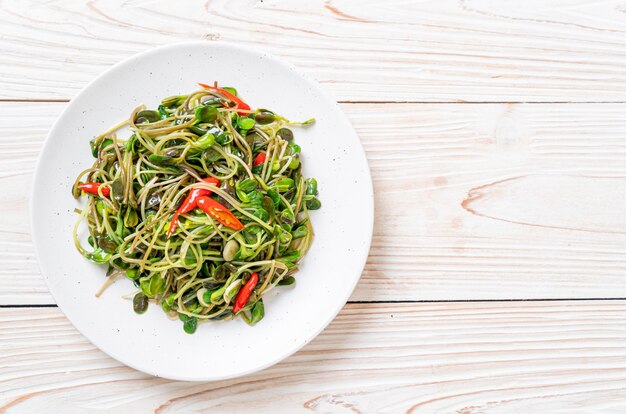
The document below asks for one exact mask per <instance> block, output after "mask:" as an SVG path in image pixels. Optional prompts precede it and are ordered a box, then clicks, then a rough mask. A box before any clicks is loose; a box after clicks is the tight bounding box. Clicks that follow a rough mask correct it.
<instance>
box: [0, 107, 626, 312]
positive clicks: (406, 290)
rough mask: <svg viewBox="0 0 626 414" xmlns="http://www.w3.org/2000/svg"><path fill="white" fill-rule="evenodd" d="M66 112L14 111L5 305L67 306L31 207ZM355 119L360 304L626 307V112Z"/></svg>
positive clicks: (455, 111) (0, 175) (374, 111)
mask: <svg viewBox="0 0 626 414" xmlns="http://www.w3.org/2000/svg"><path fill="white" fill-rule="evenodd" d="M64 105H65V104H64V103H19V104H17V103H3V104H0V160H1V162H0V194H3V197H4V202H3V203H2V204H0V232H1V234H2V238H0V248H1V249H2V251H3V254H2V255H0V269H2V270H0V304H24V303H30V304H36V303H53V299H52V298H51V297H50V295H49V294H48V293H47V289H46V287H45V285H44V283H43V281H42V280H41V277H40V276H39V272H38V269H37V265H36V263H35V260H34V254H33V248H32V244H31V242H30V236H29V227H28V225H29V218H28V210H27V208H26V207H25V206H27V205H28V198H29V191H30V181H31V175H32V171H33V168H34V165H35V160H36V157H37V155H38V153H39V150H40V147H41V144H42V142H43V140H44V136H45V135H46V133H47V130H48V129H49V127H50V125H51V124H52V122H53V120H54V119H55V118H56V116H58V114H59V113H60V111H61V110H62V108H63V107H64ZM343 109H344V110H345V111H346V112H347V114H348V116H349V117H350V119H351V120H352V122H353V124H354V125H355V127H356V128H357V131H358V133H359V136H360V138H361V141H362V143H363V146H364V147H365V150H366V152H367V156H368V159H369V162H370V167H371V171H372V176H373V179H374V186H375V194H376V195H375V197H376V200H375V202H376V212H377V213H376V223H375V231H374V239H373V244H372V249H371V252H370V257H369V260H368V263H367V265H366V268H365V272H364V274H363V277H362V279H361V281H360V283H359V285H358V287H357V289H356V291H355V293H354V295H353V296H352V300H356V301H388V300H394V301H395V300H467V299H532V298H534V299H541V298H544V299H545V298H603V297H613V298H615V297H626V284H625V283H624V274H626V248H624V246H625V245H626V214H624V212H625V211H626V195H625V194H624V192H623V191H619V189H620V188H623V187H624V185H626V141H624V136H625V134H626V117H624V113H625V112H626V104H610V105H609V104H601V105H598V104H576V105H572V104H489V105H486V104H464V105H459V104H432V105H428V104H385V105H377V104H344V105H343ZM33 114H36V115H37V116H33ZM90 138H91V137H85V142H86V141H87V140H88V139H90Z"/></svg>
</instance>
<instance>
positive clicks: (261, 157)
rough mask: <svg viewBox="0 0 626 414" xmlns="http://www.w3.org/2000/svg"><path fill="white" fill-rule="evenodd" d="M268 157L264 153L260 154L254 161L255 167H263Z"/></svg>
mask: <svg viewBox="0 0 626 414" xmlns="http://www.w3.org/2000/svg"><path fill="white" fill-rule="evenodd" d="M265 159H266V156H265V153H263V152H259V155H257V156H256V158H255V159H254V162H253V163H252V165H253V166H255V167H256V166H257V165H261V164H263V163H264V162H265Z"/></svg>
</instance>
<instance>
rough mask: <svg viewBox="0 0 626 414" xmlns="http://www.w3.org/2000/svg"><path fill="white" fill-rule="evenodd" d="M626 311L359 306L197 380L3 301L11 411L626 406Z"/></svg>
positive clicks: (587, 306)
mask: <svg viewBox="0 0 626 414" xmlns="http://www.w3.org/2000/svg"><path fill="white" fill-rule="evenodd" d="M624 319H626V302H625V301H599V302H587V301H584V302H581V301H575V302H520V303H454V304H453V303H449V304H396V305H394V304H388V305H373V304H368V305H364V304H352V305H348V306H347V307H346V308H345V309H344V310H343V311H342V312H341V314H340V315H339V317H338V318H337V319H336V320H335V321H334V322H333V323H332V324H331V325H330V326H329V327H328V328H327V329H326V330H325V331H324V332H323V333H322V334H321V335H320V336H319V337H318V338H317V339H315V340H314V341H313V342H312V343H311V344H309V345H308V346H306V347H305V348H304V349H303V350H302V351H300V352H298V353H297V354H295V355H294V356H292V357H290V358H288V359H287V360H286V361H284V362H282V363H280V364H279V365H276V366H274V367H272V368H269V369H267V370H265V371H262V372H260V373H257V374H254V375H251V376H248V377H245V378H241V379H238V380H229V381H220V382H212V383H185V382H174V381H167V380H163V379H159V378H154V377H149V376H146V375H144V374H141V373H139V372H137V371H134V370H132V369H130V368H127V367H125V366H123V365H121V364H119V363H118V362H116V361H114V360H112V359H110V358H108V357H107V356H106V355H104V354H103V353H102V352H100V351H99V350H97V349H96V348H95V347H94V346H93V345H91V344H90V343H89V342H87V341H86V340H85V339H84V338H83V337H82V336H81V335H80V334H78V333H77V332H76V331H75V330H74V328H73V327H72V326H71V325H70V324H69V322H68V321H67V320H66V319H65V318H64V317H63V316H62V314H61V313H60V311H59V310H58V309H56V308H40V309H2V310H0V339H1V340H0V389H1V390H2V391H3V392H2V393H0V413H10V414H19V413H29V414H30V413H39V414H47V413H59V412H63V413H81V414H82V413H105V412H106V413H113V412H115V413H133V414H135V413H160V414H169V413H183V412H185V413H191V412H194V413H197V412H214V413H215V412H219V413H249V412H251V410H252V411H254V412H272V413H299V412H303V413H329V412H332V413H364V414H365V413H458V414H492V413H512V412H516V413H517V412H520V413H521V412H532V411H533V410H535V411H537V412H542V413H544V412H551V413H557V412H558V413H571V412H582V411H581V407H584V412H585V413H608V412H612V413H617V412H623V411H624V410H626V388H625V387H624V383H625V382H624V381H626V356H625V355H624V352H623V350H624V347H626V325H625V324H624V323H623V321H624ZM181 334H182V333H181ZM35 344H36V345H35ZM129 346H130V345H129ZM138 352H140V351H139V350H138Z"/></svg>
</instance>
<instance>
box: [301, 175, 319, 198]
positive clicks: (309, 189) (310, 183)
mask: <svg viewBox="0 0 626 414" xmlns="http://www.w3.org/2000/svg"><path fill="white" fill-rule="evenodd" d="M304 183H305V185H306V194H307V195H317V180H316V179H315V178H307V179H306V181H305V182H304Z"/></svg>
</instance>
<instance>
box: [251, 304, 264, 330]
mask: <svg viewBox="0 0 626 414" xmlns="http://www.w3.org/2000/svg"><path fill="white" fill-rule="evenodd" d="M251 313H252V317H251V318H250V325H254V324H255V323H257V322H259V321H260V320H261V319H263V317H264V316H265V306H264V305H263V300H259V301H258V302H257V303H255V304H254V306H253V307H252V311H251Z"/></svg>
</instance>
